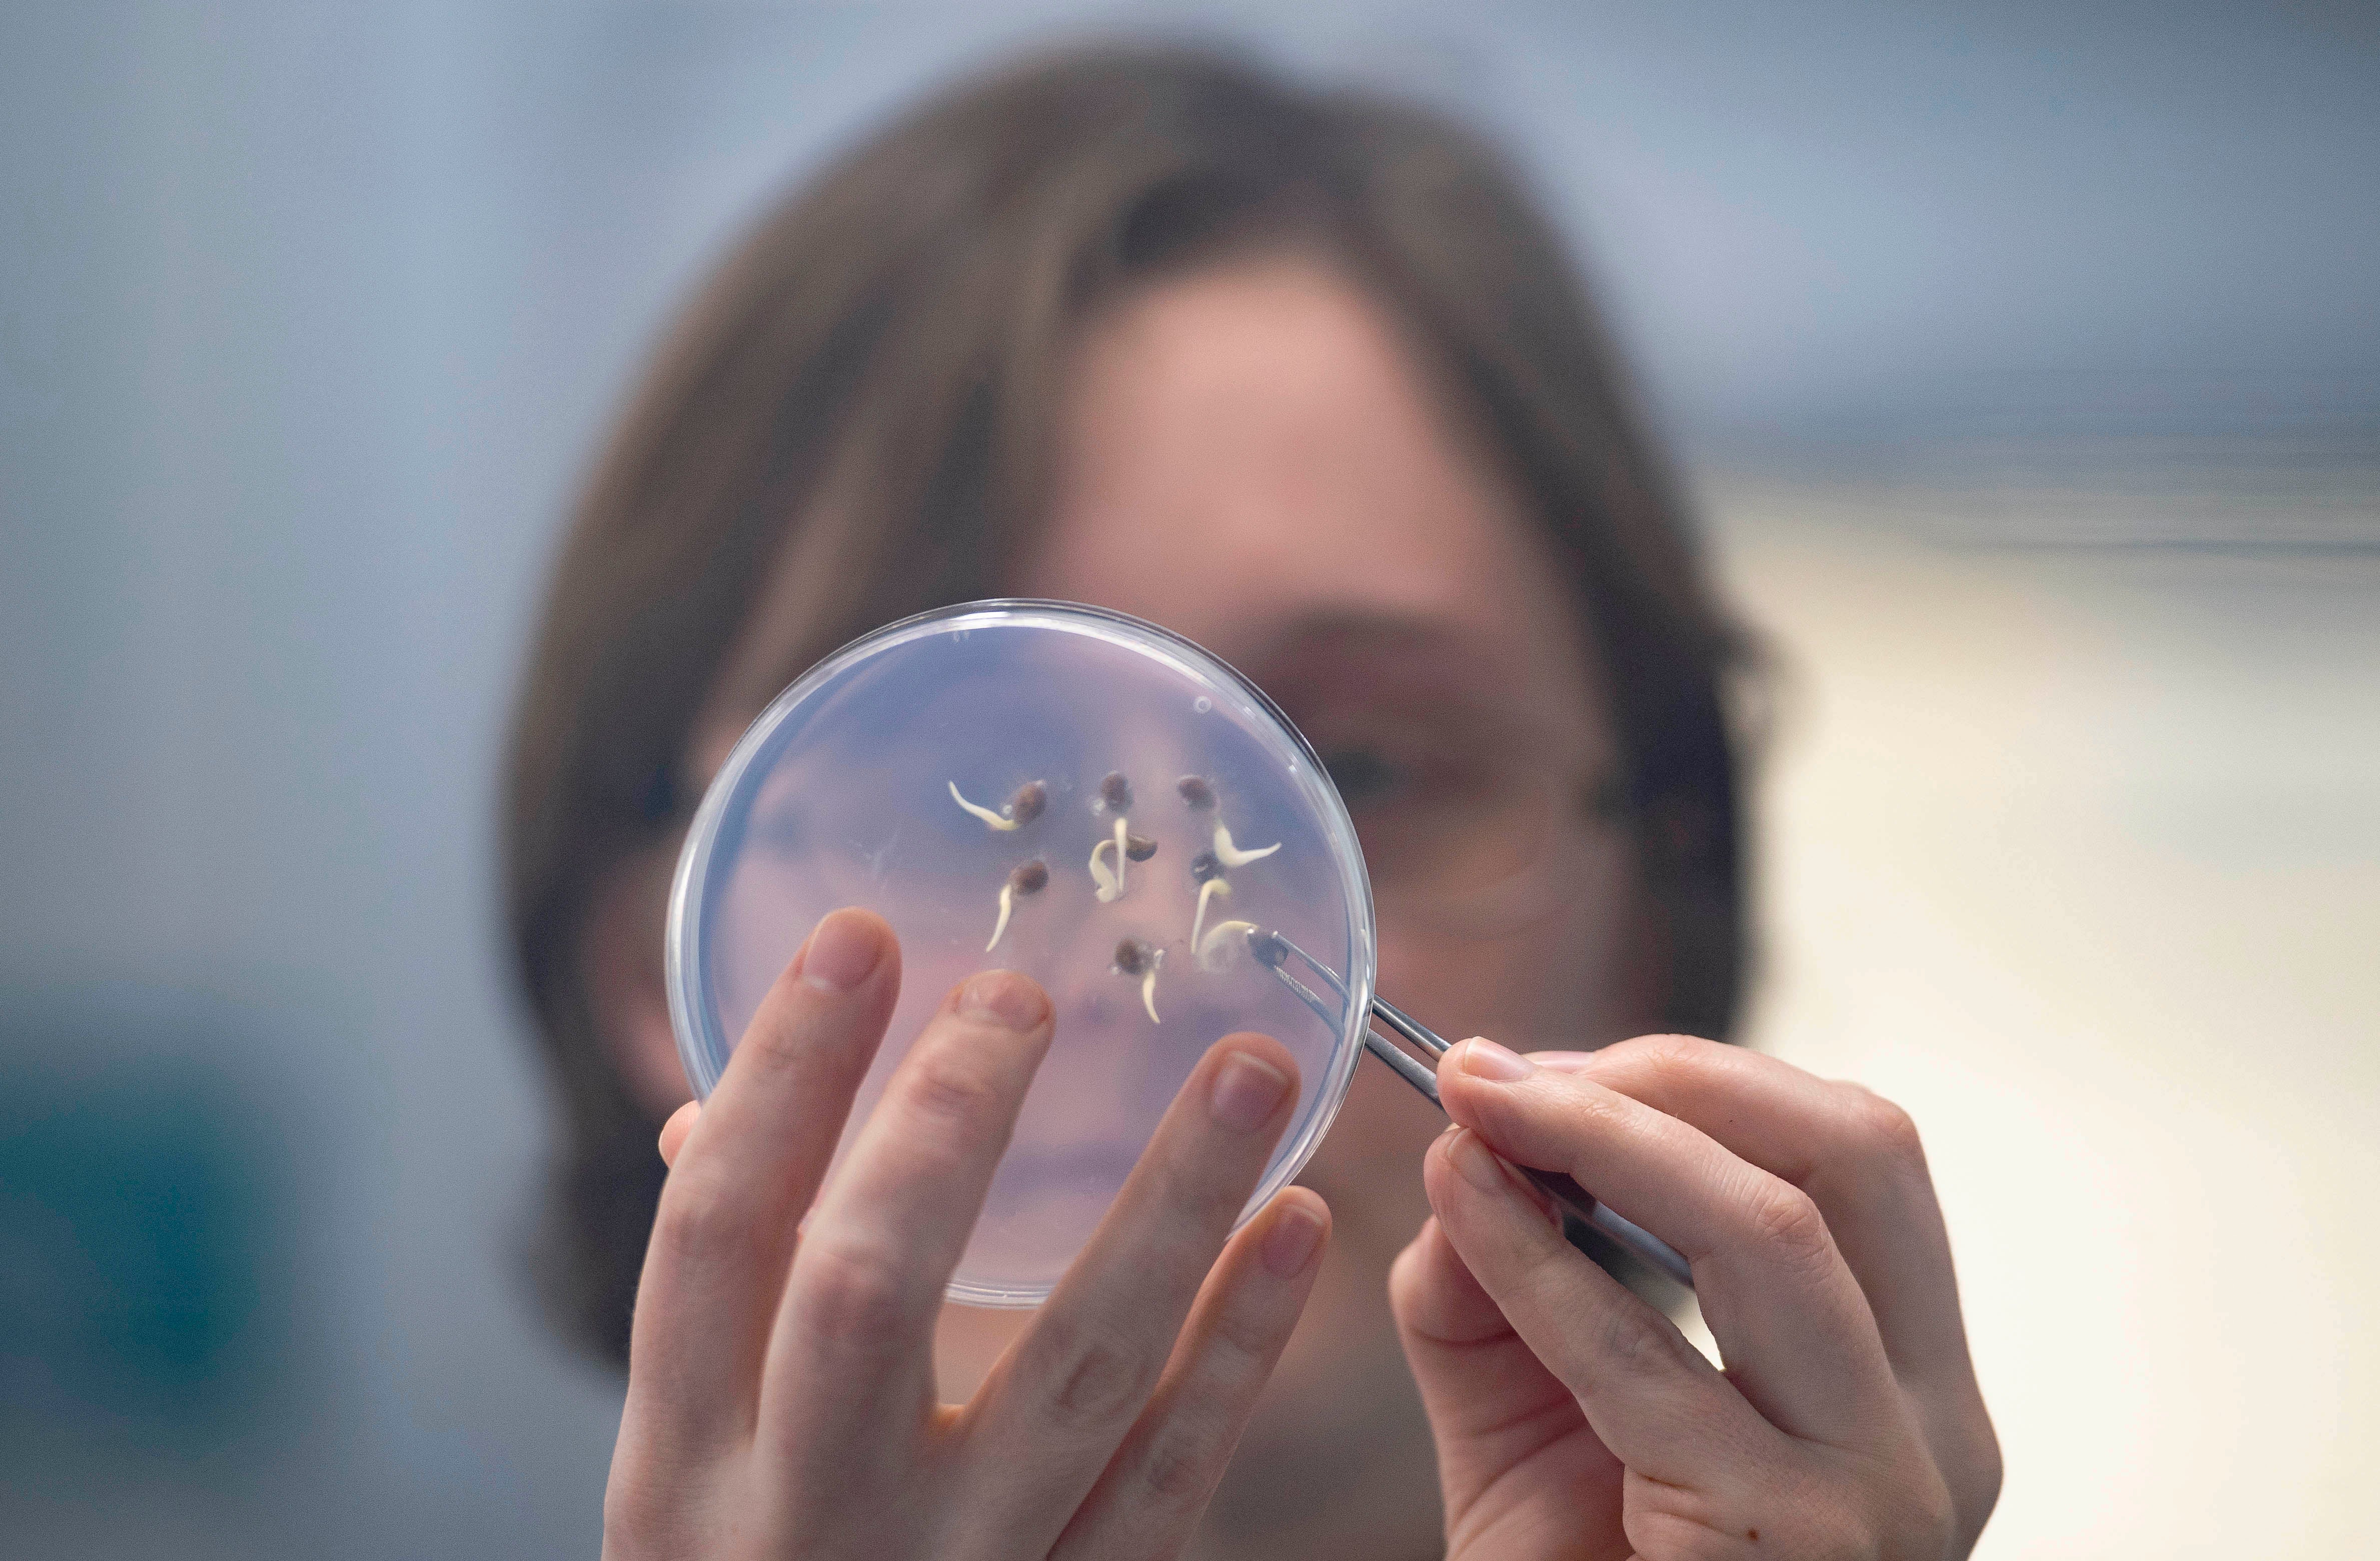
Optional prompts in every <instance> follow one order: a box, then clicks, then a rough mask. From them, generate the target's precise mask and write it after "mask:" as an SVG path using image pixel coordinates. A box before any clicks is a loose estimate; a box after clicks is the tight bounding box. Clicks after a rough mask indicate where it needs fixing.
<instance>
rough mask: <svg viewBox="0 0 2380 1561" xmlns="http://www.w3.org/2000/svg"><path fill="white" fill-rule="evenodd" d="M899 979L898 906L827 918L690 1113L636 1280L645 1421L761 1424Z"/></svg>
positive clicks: (635, 1370)
mask: <svg viewBox="0 0 2380 1561" xmlns="http://www.w3.org/2000/svg"><path fill="white" fill-rule="evenodd" d="M900 986H901V954H900V946H899V944H898V942H897V941H896V940H895V939H894V938H893V936H892V928H891V927H889V926H885V925H884V921H883V918H881V917H880V916H878V915H876V914H873V913H871V912H868V911H849V910H847V911H837V912H834V913H833V914H831V915H829V916H827V917H826V918H825V919H824V920H823V921H821V922H820V923H819V925H818V927H817V928H816V930H814V931H813V932H812V933H811V934H810V936H809V938H808V939H807V941H805V942H804V943H803V945H802V947H801V949H800V950H799V951H798V952H796V953H795V955H794V958H793V961H792V962H791V963H789V964H788V965H786V967H785V971H784V974H782V975H780V976H779V977H778V978H777V982H776V985H775V986H772V987H771V988H770V991H769V995H768V996H767V997H766V998H762V999H761V1003H760V1007H759V1011H758V1012H756V1013H755V1014H754V1015H753V1017H752V1023H751V1024H750V1025H749V1026H748V1027H747V1029H746V1030H745V1032H744V1037H743V1040H742V1041H741V1043H740V1044H738V1045H737V1047H735V1054H734V1055H733V1056H732V1057H731V1058H730V1059H728V1063H727V1071H726V1072H725V1073H724V1074H723V1075H722V1077H721V1079H720V1081H719V1087H718V1088H717V1089H716V1090H714V1091H712V1092H711V1096H710V1103H709V1105H708V1106H707V1107H704V1108H703V1110H702V1111H701V1112H700V1113H699V1114H698V1116H696V1117H694V1118H692V1119H689V1121H688V1124H687V1127H686V1131H685V1135H684V1138H683V1140H682V1141H681V1142H680V1143H679V1144H678V1145H677V1146H676V1156H675V1159H674V1162H673V1164H672V1167H671V1169H670V1174H669V1180H667V1181H666V1182H664V1183H663V1184H662V1196H661V1204H660V1207H659V1208H658V1210H657V1211H656V1212H655V1214H654V1216H653V1234H652V1240H651V1244H650V1247H649V1248H648V1250H647V1252H646V1255H645V1269H644V1276H643V1278H642V1280H641V1281H640V1282H639V1284H638V1287H637V1316H636V1324H635V1326H634V1328H633V1330H632V1332H631V1337H630V1341H629V1349H628V1360H629V1382H630V1396H631V1398H632V1399H634V1400H635V1401H636V1410H637V1416H638V1417H639V1422H640V1423H641V1417H645V1416H655V1417H659V1419H660V1421H661V1422H665V1423H666V1424H667V1425H669V1426H670V1427H672V1428H674V1430H675V1431H676V1432H678V1433H681V1434H698V1433H700V1432H702V1431H704V1430H706V1429H711V1430H716V1429H720V1428H733V1427H735V1426H740V1425H743V1424H746V1423H748V1422H749V1419H750V1411H751V1406H752V1404H753V1402H754V1398H755V1395H756V1394H757V1392H758V1389H759V1364H760V1360H761V1357H762V1355H763V1354H764V1352H765V1351H766V1349H767V1347H768V1338H769V1327H770V1322H771V1319H772V1318H773V1317H774V1316H775V1315H776V1312H777V1305H778V1301H779V1299H780V1297H781V1296H782V1295H783V1289H784V1282H785V1272H786V1266H787V1265H788V1263H789V1262H790V1261H791V1259H792V1254H793V1249H794V1240H795V1228H796V1227H797V1225H798V1224H799V1222H800V1220H801V1216H802V1213H803V1211H804V1210H805V1209H807V1207H808V1206H809V1203H810V1200H811V1199H812V1198H813V1197H814V1196H816V1195H817V1192H818V1185H819V1181H820V1178H822V1177H823V1176H824V1175H825V1174H826V1168H827V1165H828V1163H829V1161H830V1160H832V1157H833V1155H834V1146H835V1143H836V1141H837V1140H838V1139H839V1138H840V1137H841V1136H842V1133H843V1123H844V1117H845V1116H847V1115H848V1114H849V1112H850V1110H851V1100H852V1095H854V1093H855V1092H856V1090H857V1089H858V1087H859V1081H860V1080H861V1078H863V1077H864V1076H865V1075H866V1073H867V1071H868V1063H869V1061H870V1060H871V1059H873V1058H874V1057H875V1055H876V1047H877V1044H878V1043H879V1042H880V1040H882V1038H883V1035H884V1025H885V1023H886V1021H887V1020H888V1019H889V1018H890V1017H891V1015H892V1004H893V1001H894V999H895V998H897V997H898V996H899V995H900ZM681 1115H683V1113H681Z"/></svg>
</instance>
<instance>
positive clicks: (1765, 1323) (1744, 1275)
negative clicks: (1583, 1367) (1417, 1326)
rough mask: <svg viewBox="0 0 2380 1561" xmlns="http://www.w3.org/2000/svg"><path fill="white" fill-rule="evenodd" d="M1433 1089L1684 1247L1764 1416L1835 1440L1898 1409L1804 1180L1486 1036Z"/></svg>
mask: <svg viewBox="0 0 2380 1561" xmlns="http://www.w3.org/2000/svg"><path fill="white" fill-rule="evenodd" d="M1439 1091H1440V1094H1441V1095H1443V1097H1444V1099H1445V1102H1446V1108H1447V1111H1448V1113H1449V1114H1450V1115H1451V1116H1452V1117H1453V1118H1454V1119H1455V1120H1456V1121H1458V1122H1461V1123H1463V1125H1464V1126H1466V1127H1470V1128H1473V1129H1475V1130H1476V1131H1478V1132H1479V1133H1480V1135H1481V1136H1482V1137H1484V1138H1485V1139H1486V1140H1487V1141H1488V1144H1489V1146H1490V1147H1492V1148H1493V1149H1494V1150H1495V1151H1496V1152H1497V1153H1498V1154H1500V1155H1502V1156H1505V1157H1507V1158H1508V1159H1511V1160H1512V1161H1513V1162H1515V1163H1516V1164H1519V1165H1524V1166H1536V1167H1539V1168H1543V1169H1547V1170H1563V1171H1568V1172H1569V1173H1570V1175H1571V1176H1572V1178H1573V1180H1576V1181H1577V1182H1578V1183H1579V1185H1581V1186H1582V1187H1584V1188H1585V1189H1586V1191H1587V1192H1591V1193H1593V1194H1594V1195H1595V1196H1596V1197H1597V1198H1599V1199H1602V1200H1604V1201H1605V1202H1607V1203H1609V1204H1610V1205H1611V1208H1612V1210H1613V1212H1615V1213H1617V1214H1620V1215H1621V1216H1625V1217H1626V1218H1628V1219H1632V1220H1633V1221H1635V1222H1636V1223H1637V1224H1639V1225H1641V1226H1643V1227H1645V1228H1646V1229H1648V1230H1650V1231H1652V1232H1653V1233H1654V1234H1655V1235H1657V1236H1659V1237H1661V1238H1663V1239H1664V1240H1667V1241H1669V1242H1670V1245H1672V1246H1674V1247H1676V1248H1677V1249H1678V1250H1679V1251H1680V1252H1683V1253H1684V1254H1685V1256H1686V1259H1687V1261H1688V1262H1689V1263H1691V1264H1692V1265H1694V1288H1695V1290H1696V1292H1697V1298H1698V1300H1699V1301H1701V1304H1702V1311H1703V1318H1704V1321H1706V1323H1708V1324H1709V1325H1710V1330H1711V1336H1712V1337H1713V1338H1715V1339H1717V1340H1718V1346H1719V1349H1720V1352H1721V1354H1722V1355H1723V1356H1724V1357H1725V1358H1726V1361H1727V1364H1728V1374H1729V1375H1730V1377H1732V1378H1733V1379H1734V1380H1735V1381H1736V1382H1737V1383H1738V1384H1739V1385H1740V1386H1742V1387H1743V1392H1744V1395H1745V1397H1747V1398H1750V1399H1751V1401H1752V1402H1753V1404H1754V1405H1755V1407H1756V1408H1757V1409H1758V1410H1760V1412H1761V1413H1762V1414H1764V1415H1766V1416H1767V1417H1768V1419H1769V1420H1770V1421H1771V1422H1773V1423H1775V1424H1776V1425H1778V1426H1779V1428H1781V1429H1783V1430H1785V1431H1787V1432H1789V1433H1791V1434H1793V1435H1795V1436H1802V1437H1807V1438H1810V1439H1813V1440H1815V1441H1821V1442H1827V1443H1829V1444H1832V1445H1835V1446H1875V1445H1876V1443H1877V1442H1878V1441H1880V1440H1881V1439H1884V1438H1886V1437H1888V1436H1890V1435H1891V1434H1895V1433H1896V1432H1898V1431H1899V1430H1900V1428H1901V1426H1902V1425H1904V1424H1905V1423H1906V1421H1905V1416H1906V1410H1905V1408H1904V1406H1903V1404H1902V1402H1901V1399H1900V1387H1899V1385H1898V1384H1897V1383H1895V1382H1894V1380H1893V1377H1892V1373H1891V1368H1890V1366H1889V1365H1888V1362H1887V1361H1886V1360H1885V1355H1884V1346H1883V1342H1882V1340H1881V1339H1880V1338H1879V1337H1877V1334H1876V1323H1875V1320H1874V1319H1873V1318H1872V1317H1871V1316H1870V1315H1869V1313H1868V1310H1867V1300H1866V1298H1865V1297H1864V1295H1862V1294H1861V1292H1860V1288H1859V1283H1858V1281H1857V1280H1855V1279H1853V1278H1852V1273H1851V1270H1850V1269H1849V1268H1848V1267H1846V1266H1845V1265H1844V1263H1843V1260H1842V1255H1841V1254H1840V1252H1837V1251H1836V1250H1835V1244H1834V1240H1833V1238H1832V1237H1831V1236H1830V1235H1829V1234H1828V1230H1827V1223H1826V1220H1825V1218H1824V1216H1821V1215H1820V1214H1819V1213H1818V1210H1817V1205H1816V1204H1814V1203H1812V1202H1811V1200H1810V1198H1809V1195H1808V1194H1807V1193H1804V1192H1802V1190H1801V1189H1799V1188H1797V1187H1795V1186H1793V1185H1792V1184H1791V1183H1790V1182H1787V1181H1785V1180H1781V1179H1779V1178H1778V1177H1775V1176H1771V1175H1770V1174H1769V1173H1767V1171H1764V1170H1762V1169H1760V1168H1758V1167H1757V1166H1755V1165H1752V1164H1751V1163H1750V1162H1748V1161H1745V1160H1743V1159H1741V1158H1739V1157H1738V1156H1735V1155H1733V1154H1730V1152H1729V1151H1728V1150H1727V1149H1725V1148H1724V1147H1722V1146H1721V1145H1720V1144H1718V1143H1717V1142H1716V1141H1714V1140H1713V1139H1712V1138H1711V1137H1710V1136H1709V1135H1708V1134H1706V1133H1704V1132H1702V1131H1698V1130H1696V1129H1694V1128H1693V1127H1690V1126H1688V1125H1687V1124H1686V1123H1684V1122H1682V1121H1680V1120H1679V1119H1676V1118H1675V1117H1671V1116H1668V1115H1665V1114H1663V1113H1662V1112H1659V1111H1656V1110H1654V1109H1653V1108H1652V1107H1649V1106H1646V1105H1645V1104H1643V1103H1642V1102H1640V1101H1636V1100H1632V1099H1630V1098H1629V1097H1628V1096H1627V1095H1621V1094H1620V1093H1619V1092H1618V1091H1616V1090H1611V1089H1607V1088H1605V1087H1604V1086H1603V1085H1601V1084H1599V1083H1596V1082H1595V1081H1594V1080H1593V1079H1591V1078H1589V1077H1587V1076H1586V1075H1584V1074H1579V1073H1564V1072H1558V1071H1553V1070H1550V1069H1542V1068H1538V1067H1536V1065H1535V1064H1533V1063H1530V1062H1529V1061H1527V1060H1526V1059H1523V1058H1519V1057H1515V1056H1513V1055H1512V1053H1511V1052H1509V1051H1506V1050H1505V1049H1504V1048H1503V1047H1500V1046H1497V1045H1496V1044H1495V1043H1493V1042H1492V1041H1480V1040H1472V1041H1465V1042H1463V1044H1462V1045H1461V1046H1459V1047H1455V1048H1454V1049H1453V1050H1451V1051H1450V1052H1449V1053H1448V1054H1447V1056H1446V1058H1445V1059H1443V1060H1442V1061H1441V1062H1440V1063H1439ZM1481 1277H1482V1278H1483V1279H1484V1278H1485V1277H1486V1276H1484V1275H1482V1276H1481Z"/></svg>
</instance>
